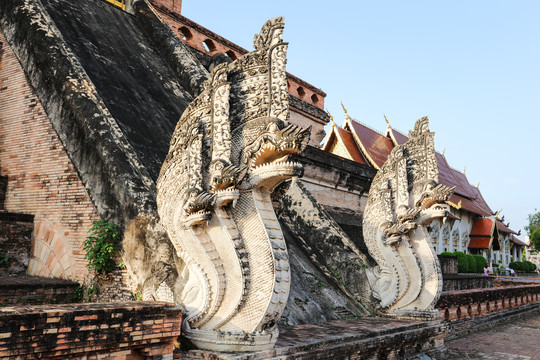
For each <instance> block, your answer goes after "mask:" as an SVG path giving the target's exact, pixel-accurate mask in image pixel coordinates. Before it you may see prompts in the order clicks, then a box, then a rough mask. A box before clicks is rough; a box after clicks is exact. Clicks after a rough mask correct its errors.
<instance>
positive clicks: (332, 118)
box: [326, 109, 336, 126]
mask: <svg viewBox="0 0 540 360" xmlns="http://www.w3.org/2000/svg"><path fill="white" fill-rule="evenodd" d="M326 112H327V113H328V116H330V121H331V122H332V126H336V123H335V122H334V117H333V116H332V114H330V111H328V109H326Z"/></svg>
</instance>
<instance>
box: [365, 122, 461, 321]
mask: <svg viewBox="0 0 540 360" xmlns="http://www.w3.org/2000/svg"><path fill="white" fill-rule="evenodd" d="M433 135H434V133H433V132H430V131H429V121H428V118H427V117H423V118H421V119H419V120H418V121H417V122H416V124H415V127H414V131H410V132H409V140H408V141H407V142H406V143H404V144H403V145H399V146H396V147H395V148H394V149H393V150H392V152H391V154H390V156H389V157H388V160H387V161H386V162H385V163H384V165H383V166H382V168H381V169H380V171H379V172H378V173H377V175H376V176H375V178H374V180H373V182H372V184H371V188H370V191H369V197H368V201H367V205H366V209H365V212H364V219H363V234H364V241H365V243H366V246H367V248H368V251H369V253H370V255H371V256H372V257H373V259H374V260H375V262H376V266H374V267H372V268H368V269H367V275H368V281H369V283H370V286H371V289H372V295H373V297H374V298H375V299H376V300H377V301H378V304H377V305H378V307H379V310H380V311H381V312H383V313H386V314H388V315H393V316H399V317H413V318H424V319H430V318H433V317H435V316H436V311H435V310H434V307H435V304H436V302H437V300H438V298H439V295H440V293H441V291H442V275H441V270H440V265H439V261H438V259H437V255H436V254H435V252H434V250H433V248H432V244H431V240H430V237H429V234H428V230H427V225H429V224H430V223H431V222H432V221H433V220H435V219H441V218H443V217H445V216H447V215H448V210H449V209H448V205H447V204H446V201H447V200H448V199H449V197H450V196H451V195H452V193H453V192H454V189H453V188H448V187H446V186H444V185H441V184H439V170H438V166H437V159H436V156H435V149H434V145H433Z"/></svg>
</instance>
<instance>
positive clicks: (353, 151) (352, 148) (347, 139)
mask: <svg viewBox="0 0 540 360" xmlns="http://www.w3.org/2000/svg"><path fill="white" fill-rule="evenodd" d="M336 128H337V132H338V136H339V137H340V138H341V141H342V143H343V145H344V146H345V148H346V149H347V151H348V152H349V155H351V158H352V159H353V160H354V161H356V162H359V163H360V164H364V165H367V163H366V161H365V160H364V157H363V156H362V153H361V152H360V150H359V149H358V146H357V145H356V142H355V141H354V138H353V135H352V134H351V133H350V132H349V131H347V130H344V129H342V128H340V127H336Z"/></svg>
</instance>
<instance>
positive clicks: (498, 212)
mask: <svg viewBox="0 0 540 360" xmlns="http://www.w3.org/2000/svg"><path fill="white" fill-rule="evenodd" d="M502 210H503V209H502V208H501V210H499V211H497V213H496V214H495V216H499V214H500V213H501V211H502Z"/></svg>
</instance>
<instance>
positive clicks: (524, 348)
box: [445, 314, 540, 360]
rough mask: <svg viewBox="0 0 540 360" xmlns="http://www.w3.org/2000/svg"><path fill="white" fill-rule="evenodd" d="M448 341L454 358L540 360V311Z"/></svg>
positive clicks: (452, 358)
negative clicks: (521, 318)
mask: <svg viewBox="0 0 540 360" xmlns="http://www.w3.org/2000/svg"><path fill="white" fill-rule="evenodd" d="M445 344H446V347H447V348H448V349H449V353H448V357H447V359H451V360H457V359H490V360H540V314H536V315H532V316H531V317H529V318H526V319H523V320H519V321H516V322H512V323H509V324H505V325H500V326H497V327H494V328H491V329H488V330H484V331H483V332H481V333H477V334H471V335H469V336H467V337H465V338H462V339H459V340H455V341H451V342H445Z"/></svg>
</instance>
